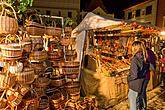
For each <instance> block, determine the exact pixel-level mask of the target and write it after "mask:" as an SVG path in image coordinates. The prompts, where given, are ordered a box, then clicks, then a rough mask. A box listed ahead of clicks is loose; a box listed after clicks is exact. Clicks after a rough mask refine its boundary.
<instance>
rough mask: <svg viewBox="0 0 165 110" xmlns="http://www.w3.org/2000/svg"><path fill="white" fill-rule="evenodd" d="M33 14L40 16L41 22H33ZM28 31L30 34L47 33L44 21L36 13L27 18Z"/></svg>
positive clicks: (40, 34)
mask: <svg viewBox="0 0 165 110" xmlns="http://www.w3.org/2000/svg"><path fill="white" fill-rule="evenodd" d="M32 16H36V17H39V20H40V22H41V24H40V23H37V22H33V21H32V20H31V19H32V18H31V17H32ZM26 31H27V33H28V34H30V35H35V36H43V35H44V33H45V27H44V25H43V23H42V19H41V17H40V16H38V15H36V14H35V15H31V16H29V19H28V20H27V23H26Z"/></svg>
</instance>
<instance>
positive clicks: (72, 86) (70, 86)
mask: <svg viewBox="0 0 165 110" xmlns="http://www.w3.org/2000/svg"><path fill="white" fill-rule="evenodd" d="M65 88H66V91H67V92H68V94H75V93H79V92H80V82H78V81H74V82H73V81H72V82H67V83H66V85H65Z"/></svg>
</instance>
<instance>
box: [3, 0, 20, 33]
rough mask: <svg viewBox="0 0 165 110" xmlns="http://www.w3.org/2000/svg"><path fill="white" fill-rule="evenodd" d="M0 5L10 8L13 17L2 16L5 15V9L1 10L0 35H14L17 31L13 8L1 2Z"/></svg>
mask: <svg viewBox="0 0 165 110" xmlns="http://www.w3.org/2000/svg"><path fill="white" fill-rule="evenodd" d="M0 5H2V6H3V7H4V6H7V7H10V8H11V9H12V11H13V14H14V17H15V18H11V17H8V16H3V14H4V13H5V9H4V8H3V9H2V12H1V15H0V33H1V34H14V33H16V32H17V31H18V22H17V16H16V12H15V10H14V8H13V7H12V6H10V5H8V4H7V3H4V2H1V3H0Z"/></svg>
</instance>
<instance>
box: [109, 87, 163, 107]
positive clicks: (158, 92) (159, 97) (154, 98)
mask: <svg viewBox="0 0 165 110" xmlns="http://www.w3.org/2000/svg"><path fill="white" fill-rule="evenodd" d="M147 98H148V110H165V88H164V89H163V88H161V87H160V86H158V87H156V88H155V89H153V90H151V91H148V92H147ZM107 110H129V102H128V99H126V100H124V101H122V102H120V103H119V104H117V105H115V106H114V107H113V108H109V109H107Z"/></svg>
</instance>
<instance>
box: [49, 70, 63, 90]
mask: <svg viewBox="0 0 165 110" xmlns="http://www.w3.org/2000/svg"><path fill="white" fill-rule="evenodd" d="M50 79H51V85H52V86H55V87H61V86H64V85H65V83H66V80H65V75H64V74H60V71H58V72H56V71H53V72H52V73H51V75H50Z"/></svg>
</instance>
